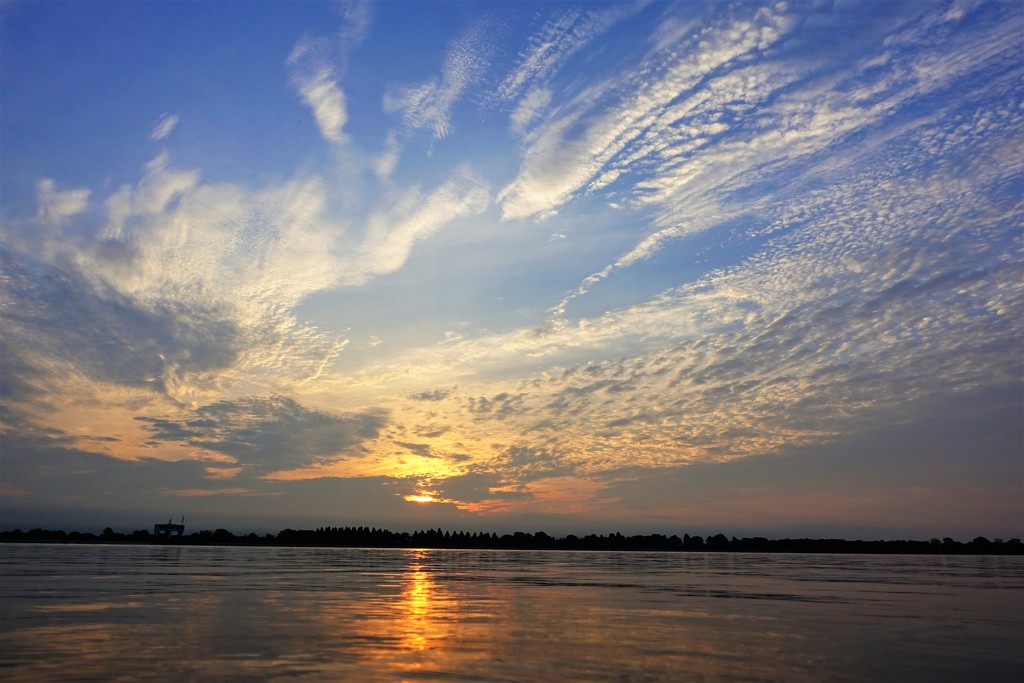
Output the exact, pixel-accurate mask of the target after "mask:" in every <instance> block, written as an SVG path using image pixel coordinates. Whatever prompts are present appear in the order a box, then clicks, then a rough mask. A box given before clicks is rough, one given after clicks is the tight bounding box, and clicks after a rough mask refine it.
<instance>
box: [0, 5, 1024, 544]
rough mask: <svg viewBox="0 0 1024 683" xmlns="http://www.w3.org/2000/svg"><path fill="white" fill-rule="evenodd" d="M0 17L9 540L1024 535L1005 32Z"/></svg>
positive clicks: (577, 21) (189, 15)
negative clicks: (335, 531) (53, 536)
mask: <svg viewBox="0 0 1024 683" xmlns="http://www.w3.org/2000/svg"><path fill="white" fill-rule="evenodd" d="M0 21H2V23H0V31H2V40H0V43H2V47H0V50H2V63H0V64H2V67H0V68H2V71H0V86H2V88H3V98H2V100H0V115H2V118H0V122H2V123H0V147H2V150H3V156H2V158H0V173H2V178H0V181H2V185H0V187H2V203H0V211H2V213H0V218H2V237H0V247H2V257H3V260H2V266H3V270H2V277H3V284H2V290H0V291H2V297H3V298H2V305H0V315H2V318H0V324H2V330H3V334H2V345H3V346H2V350H3V363H2V365H0V381H2V383H3V384H2V387H0V401H2V407H3V426H4V431H3V436H2V439H3V442H2V447H3V450H2V460H0V487H2V488H0V493H2V497H0V523H2V526H5V527H11V526H15V525H20V526H39V525H44V526H45V525H51V526H64V527H65V528H71V527H73V526H75V525H78V526H83V527H90V526H98V527H100V528H101V527H102V526H106V525H107V524H114V525H115V526H116V525H121V526H123V527H125V528H141V527H145V526H147V525H148V524H150V523H151V522H152V519H151V518H160V519H162V518H163V517H166V516H176V515H178V514H181V513H185V514H186V515H187V516H188V517H189V519H191V520H194V524H197V525H200V526H205V527H210V528H212V527H215V526H227V527H229V528H232V529H234V530H237V531H244V530H250V529H256V530H264V529H265V530H277V529H278V528H283V527H284V526H286V525H292V526H294V525H298V524H307V525H314V526H317V525H322V524H332V525H345V524H357V525H362V524H366V525H374V526H389V527H391V528H395V529H415V528H425V527H428V526H429V527H437V526H444V527H446V528H465V529H486V530H507V529H519V528H527V529H532V528H534V527H536V528H537V529H541V528H543V529H546V530H549V531H554V532H569V531H571V532H576V533H580V532H591V531H598V532H606V531H608V530H615V529H621V530H624V531H627V530H637V531H641V530H643V531H662V532H666V531H671V532H676V531H688V532H691V533H717V532H719V531H724V532H726V533H729V534H745V533H763V534H767V535H783V534H792V533H808V534H840V535H847V536H852V537H871V538H873V537H894V536H914V537H927V536H931V535H946V534H950V535H954V536H956V535H961V536H966V537H973V536H974V535H978V534H984V535H988V536H993V537H996V536H1006V537H1009V536H1020V535H1021V523H1022V519H1024V502H1022V501H1024V496H1022V493H1024V468H1022V461H1021V454H1022V452H1024V435H1022V429H1024V426H1022V415H1024V405H1022V392H1021V378H1022V369H1024V368H1022V360H1024V354H1022V341H1024V334H1022V313H1024V308H1022V295H1024V285H1022V282H1024V280H1022V277H1021V275H1022V271H1021V265H1022V259H1021V255H1022V254H1021V231H1020V226H1021V223H1022V220H1021V219H1022V208H1021V188H1022V167H1024V154H1022V153H1021V151H1020V150H1021V149H1024V145H1022V142H1024V139H1022V138H1024V99H1022V94H1024V87H1022V85H1021V83H1022V75H1024V66H1022V65H1024V59H1022V57H1024V43H1022V41H1021V35H1022V30H1024V11H1022V9H1021V5H1020V4H1019V3H1016V2H947V3H943V2H924V3H910V2H886V3H882V2H863V3H856V2H805V3H787V2H776V3H751V2H743V3H726V2H714V3H701V2H686V3H666V2H654V3H643V2H640V3H590V4H587V3H584V4H571V3H528V2H517V3H455V2H445V3H434V2H422V3H411V2H410V3H398V2H393V3H370V4H360V3H318V2H303V3H285V2H236V3H212V2H211V3H207V2H194V3H171V2H147V3H128V2H104V3H100V2H89V3H71V2H67V3H64V2H47V3H41V2H16V1H15V2H8V3H5V4H3V5H2V7H0ZM413 497H416V499H415V500H413ZM427 499H429V502H423V501H424V500H427Z"/></svg>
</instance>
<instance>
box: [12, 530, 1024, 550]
mask: <svg viewBox="0 0 1024 683" xmlns="http://www.w3.org/2000/svg"><path fill="white" fill-rule="evenodd" d="M4 542H6V543H113V544H128V545H130V544H138V545H168V544H170V545H245V546H285V547H288V546H304V547H325V548H328V547H341V548H428V549H434V548H450V549H480V550H487V549H493V550H625V551H671V552H676V551H678V552H694V551H697V552H747V553H750V552H754V553H857V554H917V555H1024V543H1021V540H1020V539H1019V538H1011V539H1009V540H1007V541H1004V540H1003V539H1001V538H996V539H993V540H989V539H988V538H985V537H984V536H978V537H976V538H974V539H972V540H970V541H967V542H961V541H957V540H954V539H952V538H949V537H947V538H943V539H941V540H940V539H937V538H933V539H930V540H927V541H912V540H911V541H902V540H901V541H881V540H879V541H859V540H846V539H840V538H780V539H769V538H764V537H761V536H757V537H753V538H750V537H747V538H736V537H735V536H733V537H728V536H726V535H724V534H716V535H714V536H708V537H706V538H705V537H702V536H691V535H689V534H683V536H682V537H680V536H678V535H675V534H673V535H671V536H665V535H662V534H647V535H635V536H623V535H622V534H621V533H611V534H608V535H607V536H604V535H597V534H589V535H587V536H583V537H579V536H575V535H573V534H569V535H568V536H564V537H561V538H556V537H554V536H549V535H548V534H546V533H545V532H543V531H538V532H535V533H526V532H522V531H517V532H515V533H513V534H504V535H500V536H499V535H498V534H494V533H487V532H465V531H455V532H452V531H442V530H441V529H428V530H425V531H416V532H413V533H408V532H394V531H389V530H387V529H377V528H370V527H329V526H328V527H319V528H317V529H302V530H296V529H284V530H283V531H280V532H278V533H277V534H265V535H263V536H260V535H258V534H255V533H252V534H247V535H242V536H236V535H235V534H233V533H231V532H230V531H228V530H227V529H216V530H214V531H209V530H202V531H196V532H193V533H190V534H183V535H181V536H172V537H170V538H166V537H157V536H155V535H154V534H153V533H151V532H150V531H149V530H148V529H139V530H137V531H133V532H131V533H118V532H115V531H114V530H113V529H111V528H109V527H108V528H107V529H104V531H103V533H100V534H93V533H86V532H80V531H72V532H64V531H60V530H49V529H31V530H29V531H22V530H21V529H13V530H10V531H0V543H4Z"/></svg>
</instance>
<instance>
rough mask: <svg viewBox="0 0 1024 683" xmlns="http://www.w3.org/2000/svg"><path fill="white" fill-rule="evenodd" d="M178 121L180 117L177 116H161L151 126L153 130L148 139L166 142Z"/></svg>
mask: <svg viewBox="0 0 1024 683" xmlns="http://www.w3.org/2000/svg"><path fill="white" fill-rule="evenodd" d="M180 120H181V116H180V115H179V114H163V115H162V116H161V117H160V118H159V119H157V122H156V123H154V124H153V129H152V130H151V131H150V132H149V139H150V140H154V141H159V140H166V139H167V136H169V135H170V134H171V132H172V131H173V130H174V128H175V126H177V125H178V122H179V121H180Z"/></svg>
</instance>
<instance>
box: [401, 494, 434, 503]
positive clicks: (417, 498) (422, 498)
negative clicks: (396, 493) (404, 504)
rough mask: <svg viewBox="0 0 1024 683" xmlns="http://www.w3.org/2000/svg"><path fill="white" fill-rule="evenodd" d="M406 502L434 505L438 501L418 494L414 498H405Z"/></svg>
mask: <svg viewBox="0 0 1024 683" xmlns="http://www.w3.org/2000/svg"><path fill="white" fill-rule="evenodd" d="M405 500H407V501H409V502H410V503H433V502H435V501H436V500H437V499H436V498H434V497H433V496H430V495H427V494H423V493H418V494H416V495H414V496H405Z"/></svg>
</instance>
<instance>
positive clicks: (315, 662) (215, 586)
mask: <svg viewBox="0 0 1024 683" xmlns="http://www.w3.org/2000/svg"><path fill="white" fill-rule="evenodd" d="M0 579H2V584H0V607H2V610H0V679H3V680H5V681H9V682H12V681H33V682H36V681H76V680H78V681H136V680H165V681H179V682H180V681H200V680H202V681H212V680H218V681H222V680H240V681H241V680H246V681H253V680H268V679H282V680H310V681H516V682H519V681H689V680H694V681H864V680H885V681H912V680H918V681H972V682H973V681H1000V680H1005V681H1010V680H1013V681H1017V680H1020V679H1019V676H1020V672H1021V671H1022V670H1024V558H1022V557H1007V556H934V555H932V556H899V555H785V554H747V553H653V552H652V553H646V552H555V551H550V552H549V551H502V550H488V551H480V550H399V549H380V550H377V549H356V548H281V547H195V546H175V545H166V546H130V545H124V546H118V545H49V544H0Z"/></svg>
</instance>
